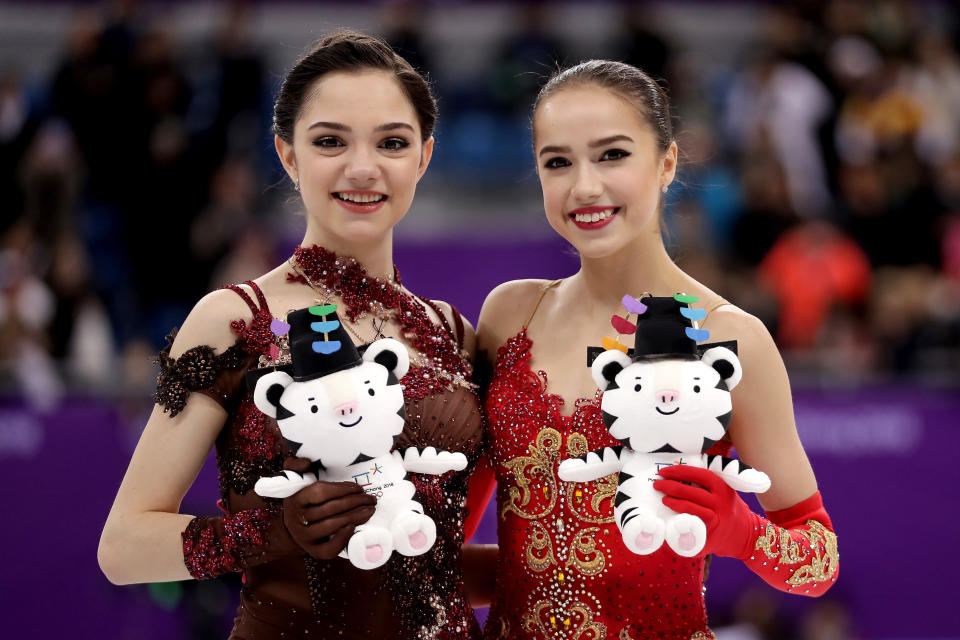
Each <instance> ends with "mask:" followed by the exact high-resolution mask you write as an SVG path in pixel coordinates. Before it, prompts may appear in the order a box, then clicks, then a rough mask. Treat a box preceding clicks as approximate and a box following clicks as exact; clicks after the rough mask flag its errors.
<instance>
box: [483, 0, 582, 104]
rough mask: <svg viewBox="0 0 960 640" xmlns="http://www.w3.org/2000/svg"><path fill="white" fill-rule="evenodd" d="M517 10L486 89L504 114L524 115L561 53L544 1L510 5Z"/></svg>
mask: <svg viewBox="0 0 960 640" xmlns="http://www.w3.org/2000/svg"><path fill="white" fill-rule="evenodd" d="M512 10H513V11H514V12H515V13H516V14H517V16H516V22H515V23H514V25H513V27H512V29H511V28H510V27H507V28H508V29H510V30H509V31H507V36H506V37H505V39H504V41H503V42H502V43H501V44H500V45H499V54H498V55H497V56H496V60H495V62H494V64H493V67H492V68H491V70H490V71H491V74H490V91H491V92H492V95H493V97H494V100H495V101H496V104H497V105H498V106H499V108H500V109H501V110H502V112H503V113H504V114H505V115H507V116H518V115H519V116H520V117H523V118H525V119H526V118H527V117H528V115H529V114H528V111H529V109H530V105H531V104H533V99H534V98H535V97H536V95H537V92H538V91H539V89H540V85H541V84H543V81H544V78H546V77H549V76H550V74H551V73H552V72H553V71H554V69H555V68H556V66H557V64H560V63H563V62H564V58H565V54H564V52H563V46H562V44H561V43H560V40H559V38H557V37H556V36H554V35H553V34H551V33H550V32H549V30H548V29H547V17H548V16H549V9H548V6H547V3H545V2H540V1H535V2H527V3H524V4H522V5H520V6H514V7H512Z"/></svg>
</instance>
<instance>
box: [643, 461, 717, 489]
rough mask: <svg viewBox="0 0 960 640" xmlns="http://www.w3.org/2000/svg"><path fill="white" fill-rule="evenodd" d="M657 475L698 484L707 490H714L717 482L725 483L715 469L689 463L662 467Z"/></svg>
mask: <svg viewBox="0 0 960 640" xmlns="http://www.w3.org/2000/svg"><path fill="white" fill-rule="evenodd" d="M657 475H659V476H660V477H661V478H668V479H670V480H677V481H679V482H687V483H693V484H698V485H700V486H701V487H704V488H705V489H707V490H713V488H714V487H715V486H716V485H717V482H720V483H721V484H722V483H723V480H721V479H720V478H719V477H718V476H717V474H715V473H714V472H713V471H710V470H709V469H703V468H701V467H694V466H691V465H688V464H674V465H670V466H669V467H662V468H661V469H658V470H657Z"/></svg>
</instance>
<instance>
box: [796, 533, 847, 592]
mask: <svg viewBox="0 0 960 640" xmlns="http://www.w3.org/2000/svg"><path fill="white" fill-rule="evenodd" d="M807 526H808V527H810V528H809V529H808V530H807V531H802V532H801V534H802V535H803V536H804V537H805V538H806V539H807V540H808V541H809V542H810V549H811V550H812V553H813V557H812V559H811V562H810V564H808V565H804V566H802V567H800V568H799V569H797V570H796V571H794V572H793V575H792V576H790V579H789V580H787V582H789V583H790V584H792V585H795V586H799V585H802V584H807V583H808V582H824V581H826V580H829V579H831V578H832V577H833V574H834V573H836V572H837V567H838V566H839V564H840V552H839V551H838V550H837V534H835V533H834V532H833V531H830V530H829V529H827V528H826V527H825V526H823V525H822V524H821V523H819V522H817V521H816V520H808V521H807Z"/></svg>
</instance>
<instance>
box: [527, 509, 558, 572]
mask: <svg viewBox="0 0 960 640" xmlns="http://www.w3.org/2000/svg"><path fill="white" fill-rule="evenodd" d="M530 526H531V528H532V529H533V531H532V532H531V533H530V544H528V545H527V566H529V567H530V568H531V569H533V570H534V571H536V572H537V573H540V572H541V571H544V570H546V569H547V567H549V566H550V565H552V564H557V559H556V557H554V555H553V544H552V543H551V542H550V533H549V532H548V531H547V528H546V527H544V526H543V525H542V524H540V523H539V522H537V521H536V520H534V521H533V522H531V523H530Z"/></svg>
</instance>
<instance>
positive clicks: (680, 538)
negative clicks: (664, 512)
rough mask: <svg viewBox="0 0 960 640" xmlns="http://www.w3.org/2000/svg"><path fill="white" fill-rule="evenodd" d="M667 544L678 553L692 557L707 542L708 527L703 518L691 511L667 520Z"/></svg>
mask: <svg viewBox="0 0 960 640" xmlns="http://www.w3.org/2000/svg"><path fill="white" fill-rule="evenodd" d="M666 539H667V545H668V546H669V547H670V548H671V549H673V550H674V551H675V552H676V554H677V555H680V556H684V557H685V558H690V557H693V556H695V555H697V554H698V553H700V552H701V551H702V550H703V546H704V545H705V544H706V543H707V527H706V525H704V524H703V520H701V519H700V518H698V517H697V516H694V515H691V514H689V513H678V514H677V515H675V516H673V517H672V518H670V519H669V520H668V521H667V527H666Z"/></svg>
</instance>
